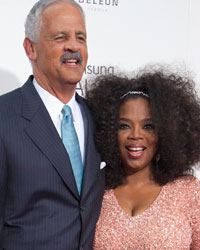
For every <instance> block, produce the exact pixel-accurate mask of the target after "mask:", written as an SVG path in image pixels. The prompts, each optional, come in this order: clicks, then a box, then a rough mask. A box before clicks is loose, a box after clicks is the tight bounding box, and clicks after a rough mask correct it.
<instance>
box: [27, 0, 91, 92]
mask: <svg viewBox="0 0 200 250" xmlns="http://www.w3.org/2000/svg"><path fill="white" fill-rule="evenodd" d="M33 46H35V50H34V51H35V52H34V53H35V58H34V60H32V61H33V71H34V75H35V77H36V79H37V80H38V82H44V81H45V82H46V83H47V84H48V85H50V87H52V88H54V87H55V86H56V85H63V84H73V85H76V83H77V82H79V81H80V80H81V78H82V74H83V72H84V69H85V67H86V64H87V57H88V54H87V44H86V30H85V24H84V19H83V16H82V14H81V12H80V10H79V9H78V8H77V7H76V6H74V5H73V4H71V3H66V2H56V3H53V4H51V5H49V6H48V7H47V8H46V9H44V11H43V13H42V16H41V21H40V23H39V37H38V42H37V43H33ZM74 52H76V53H75V54H74Z"/></svg>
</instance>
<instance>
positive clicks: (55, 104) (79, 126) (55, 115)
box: [33, 78, 85, 163]
mask: <svg viewBox="0 0 200 250" xmlns="http://www.w3.org/2000/svg"><path fill="white" fill-rule="evenodd" d="M33 85H34V87H35V88H36V90H37V92H38V94H39V96H40V98H41V99H42V101H43V103H44V105H45V107H46V109H47V111H48V112H49V115H50V117H51V119H52V121H53V123H54V125H55V127H56V129H57V131H58V134H59V135H60V137H61V122H62V118H63V114H62V112H61V110H62V108H63V106H64V105H65V104H67V105H69V106H70V108H71V111H72V118H73V122H74V127H75V130H76V133H77V136H78V140H79V144H80V150H81V156H82V161H83V163H84V159H85V148H84V123H83V117H82V113H81V109H80V107H79V104H78V102H77V101H76V98H75V93H74V95H73V96H72V98H71V100H70V101H69V102H68V103H65V104H63V103H62V102H61V101H60V100H59V99H58V98H56V97H55V96H53V95H52V94H50V93H49V92H48V91H46V90H45V89H43V88H42V87H41V86H40V85H39V84H38V83H37V81H36V80H35V78H34V79H33Z"/></svg>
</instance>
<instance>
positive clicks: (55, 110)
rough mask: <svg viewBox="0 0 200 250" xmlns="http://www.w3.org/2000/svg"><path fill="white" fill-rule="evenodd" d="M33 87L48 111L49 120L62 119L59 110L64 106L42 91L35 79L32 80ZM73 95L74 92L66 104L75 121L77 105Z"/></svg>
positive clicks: (45, 91)
mask: <svg viewBox="0 0 200 250" xmlns="http://www.w3.org/2000/svg"><path fill="white" fill-rule="evenodd" d="M33 85H34V87H35V88H36V90H37V92H38V94H39V96H40V97H41V99H42V101H43V103H44V105H45V107H46V109H47V110H48V112H49V115H50V117H51V119H52V120H53V121H55V120H56V119H57V117H58V116H61V118H62V113H61V110H62V108H63V106H64V105H65V104H63V103H62V102H61V101H60V100H59V99H58V98H57V97H55V96H53V95H52V94H50V93H49V92H48V91H47V90H45V89H43V88H42V87H41V86H40V85H39V84H38V82H37V81H36V79H35V78H34V79H33ZM75 94H76V92H75V93H74V95H73V96H72V98H71V99H70V101H69V102H68V103H66V104H67V105H69V106H70V108H71V111H72V117H73V120H74V121H75V120H76V114H77V105H78V103H77V101H76V98H75Z"/></svg>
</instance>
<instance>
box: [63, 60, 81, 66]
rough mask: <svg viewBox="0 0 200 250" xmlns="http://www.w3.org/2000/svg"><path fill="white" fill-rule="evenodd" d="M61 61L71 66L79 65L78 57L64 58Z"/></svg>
mask: <svg viewBox="0 0 200 250" xmlns="http://www.w3.org/2000/svg"><path fill="white" fill-rule="evenodd" d="M63 63H65V64H68V65H71V66H76V65H80V60H79V59H66V60H63Z"/></svg>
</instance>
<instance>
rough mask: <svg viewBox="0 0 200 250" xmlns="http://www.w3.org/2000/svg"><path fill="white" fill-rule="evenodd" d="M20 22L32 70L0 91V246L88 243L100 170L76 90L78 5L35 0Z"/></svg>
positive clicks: (81, 60) (81, 35) (81, 47)
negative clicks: (21, 82)
mask: <svg viewBox="0 0 200 250" xmlns="http://www.w3.org/2000/svg"><path fill="white" fill-rule="evenodd" d="M25 29H26V38H25V40H24V48H25V51H26V54H27V56H28V58H29V60H30V61H31V64H32V68H33V76H30V78H29V79H28V81H27V82H26V83H25V84H24V85H23V86H22V88H19V89H17V90H15V91H13V92H11V93H8V94H6V95H4V96H2V97H0V118H1V124H0V213H1V217H0V218H1V221H0V222H1V223H0V249H5V250H78V249H84V250H90V249H92V242H93V237H94V230H95V224H96V221H97V219H98V216H99V212H100V207H101V201H102V195H103V191H104V171H103V170H100V156H99V154H98V153H97V151H96V149H95V146H94V141H93V130H94V129H93V123H92V118H91V115H90V112H89V110H88V109H87V106H86V104H85V102H84V100H83V98H81V97H80V96H78V94H76V93H75V90H76V85H77V82H79V81H80V79H81V77H82V74H83V72H84V69H85V66H86V63H87V45H86V30H85V23H84V17H83V12H82V10H81V7H80V6H79V5H78V4H77V3H75V2H74V1H73V0H40V1H38V2H37V3H36V4H35V5H34V7H33V8H32V10H31V11H30V13H29V15H28V17H27V20H26V24H25ZM16 61H17V60H16ZM3 84H6V83H3ZM66 104H67V105H66ZM64 106H65V107H67V108H68V109H69V110H71V111H72V114H71V113H70V114H68V115H66V116H65V109H63V107H64ZM69 107H70V108H69ZM69 117H70V118H71V120H70V118H69ZM66 121H67V122H69V121H71V122H70V125H69V124H67V122H66ZM65 126H66V127H65ZM67 126H70V128H69V127H67ZM69 131H73V136H75V137H73V138H72V137H71V134H69V133H68V132H69ZM69 137H70V139H69ZM77 138H78V139H77ZM70 140H71V141H72V142H73V143H74V141H76V143H74V148H70V147H71V145H68V142H69V141H70ZM75 144H76V145H75ZM68 147H69V148H68ZM75 148H76V149H75ZM74 152H75V153H76V154H77V155H78V156H75V157H74V156H73V154H74ZM74 161H79V163H77V164H74ZM77 172H78V173H77Z"/></svg>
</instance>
